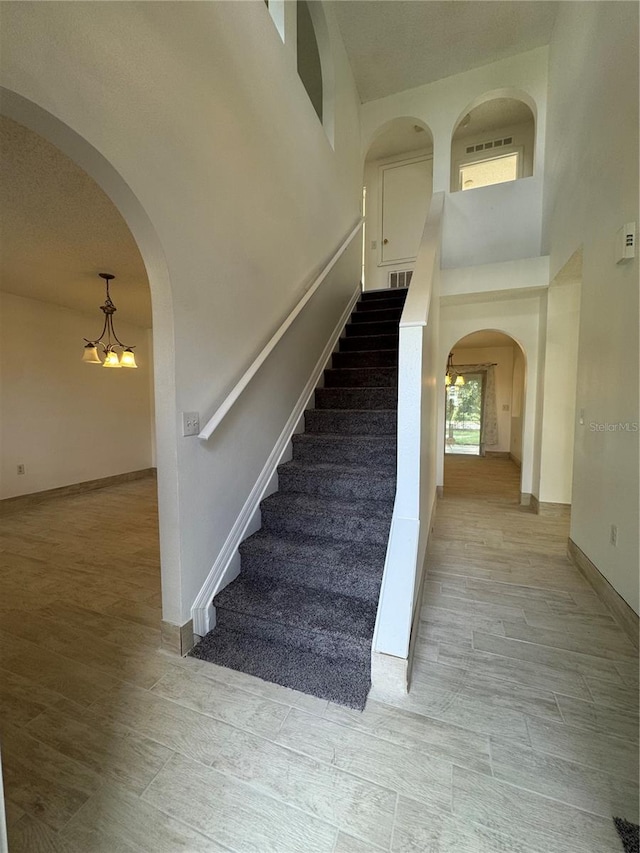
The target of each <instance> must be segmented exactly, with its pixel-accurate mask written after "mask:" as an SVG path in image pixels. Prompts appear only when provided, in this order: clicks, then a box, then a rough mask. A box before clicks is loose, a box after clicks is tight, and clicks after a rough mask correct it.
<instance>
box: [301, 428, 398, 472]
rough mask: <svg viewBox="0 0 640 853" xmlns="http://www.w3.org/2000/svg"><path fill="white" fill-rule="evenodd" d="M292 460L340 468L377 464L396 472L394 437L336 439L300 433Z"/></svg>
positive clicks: (374, 436)
mask: <svg viewBox="0 0 640 853" xmlns="http://www.w3.org/2000/svg"><path fill="white" fill-rule="evenodd" d="M293 458H294V460H296V461H298V462H331V463H334V464H338V465H367V464H375V465H376V466H378V467H380V468H391V469H392V470H395V465H396V437H395V435H365V436H363V435H334V434H332V433H328V434H326V435H325V434H323V433H312V432H301V433H297V434H296V435H294V436H293Z"/></svg>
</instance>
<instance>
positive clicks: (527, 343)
mask: <svg viewBox="0 0 640 853" xmlns="http://www.w3.org/2000/svg"><path fill="white" fill-rule="evenodd" d="M543 298H544V297H543V296H540V295H539V294H537V293H535V294H528V293H524V294H517V292H516V293H512V294H505V295H504V296H503V297H502V298H498V297H496V298H491V294H489V295H487V296H486V297H485V298H484V299H483V298H482V295H481V294H475V295H473V296H471V297H469V298H468V299H467V300H465V297H463V296H458V297H448V298H442V299H441V300H440V301H441V306H440V356H439V375H440V376H441V377H442V378H441V379H440V380H439V381H440V384H441V388H442V393H441V394H440V396H439V401H440V402H439V411H438V481H437V482H438V485H443V484H444V376H445V368H446V363H447V356H448V354H449V352H450V351H451V349H452V348H453V346H454V344H455V343H457V341H459V340H460V339H461V338H463V337H465V335H470V334H471V333H472V332H479V331H481V330H483V329H492V330H494V331H497V332H504V333H505V334H506V335H509V336H510V337H512V338H513V339H514V340H515V341H516V343H517V344H518V345H519V346H520V347H521V348H522V350H523V352H524V354H525V361H526V392H525V400H524V416H523V438H522V444H523V448H522V472H521V485H520V490H521V492H524V493H525V494H531V489H532V484H533V472H534V453H535V447H534V439H535V414H536V406H537V399H538V387H537V386H538V370H539V367H538V362H539V351H540V343H539V316H540V306H541V301H542V299H543Z"/></svg>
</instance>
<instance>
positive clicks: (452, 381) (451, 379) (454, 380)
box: [444, 352, 464, 388]
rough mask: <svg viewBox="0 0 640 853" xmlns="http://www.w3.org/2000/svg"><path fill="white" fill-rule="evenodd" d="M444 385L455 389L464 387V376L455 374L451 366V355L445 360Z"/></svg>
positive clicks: (452, 365)
mask: <svg viewBox="0 0 640 853" xmlns="http://www.w3.org/2000/svg"><path fill="white" fill-rule="evenodd" d="M444 384H445V385H446V386H447V387H448V386H449V385H454V386H456V387H457V388H460V387H461V386H462V385H464V376H463V375H462V374H461V373H457V372H456V369H455V367H454V364H453V353H452V352H450V353H449V358H448V359H447V375H446V376H445V378H444Z"/></svg>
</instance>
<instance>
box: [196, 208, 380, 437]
mask: <svg viewBox="0 0 640 853" xmlns="http://www.w3.org/2000/svg"><path fill="white" fill-rule="evenodd" d="M363 222H364V220H363V219H362V218H360V219H359V220H358V221H357V223H356V224H355V225H354V227H353V228H352V229H351V231H350V232H349V234H348V235H347V237H346V238H345V240H344V241H343V242H342V244H341V245H340V246H339V247H338V249H337V250H336V252H335V254H334V255H333V256H332V258H331V260H330V261H329V262H328V263H327V264H326V265H325V266H324V267H323V268H322V270H321V271H320V272H319V273H318V275H317V276H316V277H315V278H314V279H313V280H312V281H311V284H310V285H309V287H308V288H307V289H306V290H305V292H304V295H303V296H302V298H301V299H300V301H299V302H298V303H297V305H296V306H295V308H294V309H293V310H292V311H291V313H290V314H289V315H288V316H287V318H286V319H285V320H284V322H283V323H282V324H281V325H280V326H279V328H278V330H277V331H276V332H275V334H274V335H273V336H272V337H271V338H270V340H269V341H268V343H267V344H266V345H265V346H264V347H263V348H262V350H261V351H260V352H259V353H258V355H257V356H256V357H255V358H254V360H253V361H252V362H251V364H250V365H249V367H248V368H247V369H246V370H245V372H244V373H243V374H242V376H241V377H240V379H239V380H238V381H237V382H236V384H235V385H234V387H233V388H232V390H231V391H230V392H229V393H228V394H227V396H226V397H225V398H224V400H223V401H222V403H221V404H220V405H219V406H218V408H217V409H216V411H215V412H214V414H213V415H212V416H211V417H210V418H209V420H208V421H207V423H206V424H205V426H204V427H203V429H202V430H201V432H200V433H199V435H198V438H201V439H203V440H205V441H207V440H208V439H210V438H211V436H212V435H213V433H214V432H215V430H216V429H217V428H218V427H219V426H220V424H221V423H222V421H223V420H224V418H225V416H226V415H227V413H228V412H229V411H230V410H231V408H232V407H233V405H234V403H235V402H236V400H238V398H239V397H240V395H241V394H242V392H243V391H244V390H245V388H246V387H247V385H248V384H249V383H250V382H251V380H252V379H253V377H254V376H255V375H256V373H257V372H258V371H259V370H260V368H261V367H262V365H263V364H264V363H265V361H266V360H267V359H268V358H269V356H270V355H271V353H272V352H273V350H274V349H275V348H276V346H277V345H278V343H279V342H280V341H281V340H282V338H283V337H284V335H285V334H286V332H287V330H288V329H289V328H290V327H291V326H292V325H293V323H294V322H295V319H296V317H297V316H298V315H299V314H300V312H301V311H302V310H303V309H304V307H305V305H306V304H307V302H309V300H310V299H311V297H312V296H313V295H314V293H315V292H316V291H317V290H318V288H319V287H320V285H321V284H322V282H323V281H324V280H325V279H326V277H327V276H328V275H329V273H330V272H331V270H332V269H333V268H334V267H335V265H336V264H337V263H338V261H339V260H340V258H341V257H342V256H343V254H344V253H345V251H346V250H347V249H348V248H349V246H350V245H351V243H352V241H353V240H354V238H355V237H356V235H357V234H359V233H360V229H361V228H362V223H363Z"/></svg>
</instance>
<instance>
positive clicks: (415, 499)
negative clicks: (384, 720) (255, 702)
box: [371, 192, 444, 691]
mask: <svg viewBox="0 0 640 853" xmlns="http://www.w3.org/2000/svg"><path fill="white" fill-rule="evenodd" d="M443 209H444V193H441V192H440V193H435V194H434V195H433V196H432V198H431V204H430V207H429V213H428V215H427V219H426V222H425V227H424V231H423V234H422V240H421V243H420V248H419V250H418V256H417V260H416V265H415V271H414V273H413V278H412V279H411V286H410V287H409V293H408V294H407V299H406V302H405V305H404V310H403V312H402V318H401V320H400V345H399V353H398V428H397V429H398V448H397V486H396V498H395V504H394V509H393V518H392V521H391V530H390V534H389V544H388V547H387V556H386V561H385V567H384V574H383V578H382V586H381V590H380V599H379V603H378V614H377V619H376V627H375V632H374V636H373V643H372V651H371V655H372V661H371V676H372V681H373V684H374V687H375V688H381V689H392V690H397V689H401V690H403V691H406V690H407V688H408V681H409V659H410V650H411V648H412V640H413V639H414V636H415V631H414V626H415V630H417V619H416V616H417V614H418V608H419V594H420V590H421V586H422V579H423V564H424V558H425V554H426V549H427V540H428V537H429V531H430V529H431V521H432V518H431V517H432V513H433V509H434V506H435V496H436V455H437V452H436V451H437V444H436V435H437V429H436V427H437V411H438V399H437V397H438V393H439V390H438V389H439V387H440V386H439V383H438V377H437V375H436V373H437V363H438V327H439V307H440V292H439V287H440V246H441V241H442V216H443Z"/></svg>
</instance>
